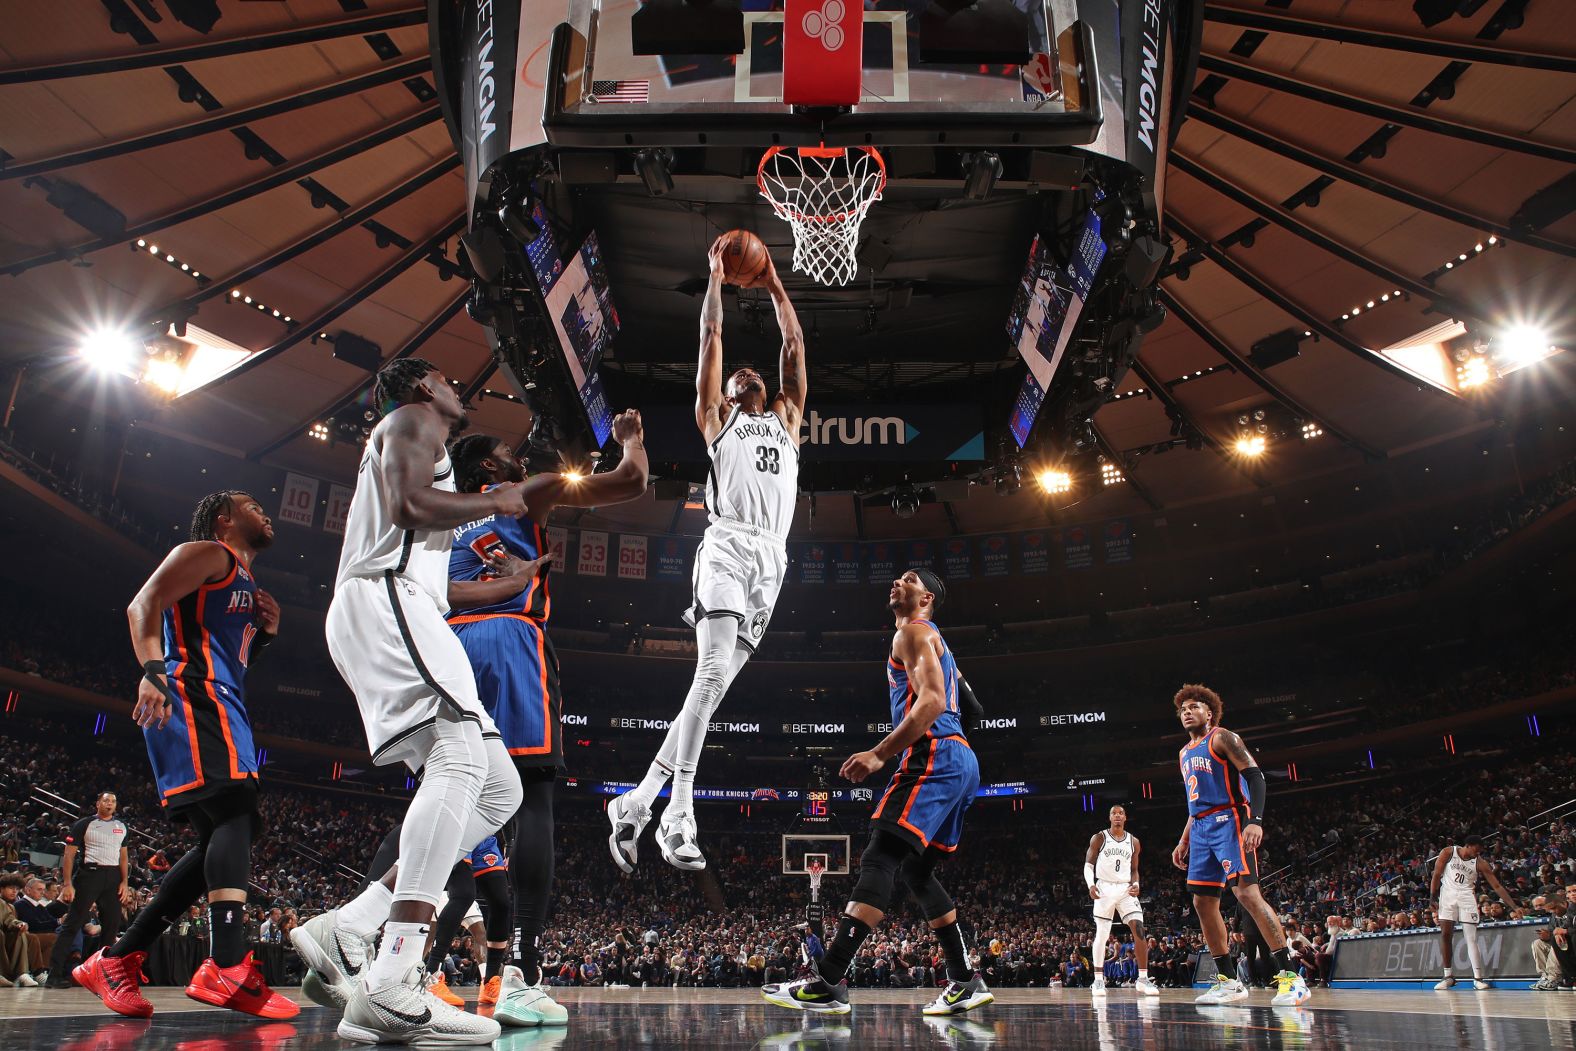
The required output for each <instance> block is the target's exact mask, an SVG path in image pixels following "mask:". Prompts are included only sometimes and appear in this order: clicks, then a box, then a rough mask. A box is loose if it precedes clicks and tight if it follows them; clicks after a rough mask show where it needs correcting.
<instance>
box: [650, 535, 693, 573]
mask: <svg viewBox="0 0 1576 1051" xmlns="http://www.w3.org/2000/svg"><path fill="white" fill-rule="evenodd" d="M656 549H657V550H656V554H655V556H654V561H655V562H656V577H657V579H658V580H683V579H684V577H685V576H686V575H688V573H689V562H690V551H689V545H688V544H686V543H685V542H684V541H683V540H681V539H680V538H679V537H676V536H664V537H659V538H657V541H656Z"/></svg>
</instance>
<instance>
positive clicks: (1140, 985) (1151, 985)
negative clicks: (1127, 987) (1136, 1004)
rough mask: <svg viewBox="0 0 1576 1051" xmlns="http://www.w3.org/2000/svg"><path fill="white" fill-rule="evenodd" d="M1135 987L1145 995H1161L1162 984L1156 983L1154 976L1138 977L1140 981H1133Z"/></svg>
mask: <svg viewBox="0 0 1576 1051" xmlns="http://www.w3.org/2000/svg"><path fill="white" fill-rule="evenodd" d="M1133 988H1134V989H1137V990H1138V991H1139V992H1141V993H1143V994H1144V995H1145V996H1159V995H1160V986H1158V985H1156V984H1155V980H1154V979H1153V978H1150V977H1148V976H1147V975H1146V976H1145V977H1143V978H1140V979H1138V981H1136V982H1134V983H1133Z"/></svg>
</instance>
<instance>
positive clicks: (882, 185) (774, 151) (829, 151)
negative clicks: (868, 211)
mask: <svg viewBox="0 0 1576 1051" xmlns="http://www.w3.org/2000/svg"><path fill="white" fill-rule="evenodd" d="M789 150H793V151H794V152H795V153H796V154H797V155H798V156H800V157H822V158H825V157H837V156H847V154H848V152H849V151H850V150H863V151H864V152H865V153H866V154H868V155H869V156H870V157H872V158H873V159H874V160H875V162H876V167H877V168H878V169H880V172H881V178H880V180H879V181H878V182H877V183H876V188H875V190H874V191H872V192H871V194H870V199H869V200H867V201H866V207H868V206H869V203H870V201H873V200H874V199H875V198H876V196H877V195H878V194H880V193H881V191H882V190H884V189H886V179H887V175H886V161H884V160H883V159H882V158H881V151H880V150H878V149H876V148H875V147H874V146H848V147H842V146H772V147H770V148H769V149H767V151H766V152H765V153H764V154H762V155H761V163H760V164H758V165H756V167H755V185H756V188H757V189H759V190H760V191H761V193H762V195H764V196H765V197H766V199H767V200H769V201H772V203H774V204H775V203H776V201H775V199H774V198H773V197H772V195H771V194H770V193H768V192H767V190H766V165H767V164H769V163H770V162H771V159H772V158H773V157H775V156H777V155H778V154H779V153H786V152H788V151H789ZM783 211H785V212H787V214H789V215H791V216H793V218H795V219H799V220H802V221H805V222H823V223H826V222H841V221H843V220H846V219H847V218H848V217H849V216H851V215H854V214H855V213H854V212H834V213H833V214H831V215H805V214H803V213H800V212H795V211H792V210H790V209H788V208H786V207H785V208H783Z"/></svg>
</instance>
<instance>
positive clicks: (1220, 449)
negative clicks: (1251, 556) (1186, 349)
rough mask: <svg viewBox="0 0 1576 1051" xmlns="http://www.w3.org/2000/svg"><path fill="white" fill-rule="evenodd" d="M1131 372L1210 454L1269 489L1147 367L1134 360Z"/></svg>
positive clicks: (1261, 486) (1261, 479)
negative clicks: (1189, 428) (1193, 434)
mask: <svg viewBox="0 0 1576 1051" xmlns="http://www.w3.org/2000/svg"><path fill="white" fill-rule="evenodd" d="M1133 371H1134V372H1136V373H1138V377H1139V379H1141V380H1143V381H1144V386H1145V387H1148V388H1149V390H1150V391H1151V392H1152V393H1153V394H1154V396H1155V397H1156V398H1158V399H1159V400H1160V403H1161V404H1162V405H1164V406H1165V407H1166V408H1168V409H1170V410H1171V411H1172V412H1174V413H1176V418H1177V419H1179V420H1181V421H1182V423H1183V424H1184V425H1185V426H1188V427H1191V428H1193V430H1194V431H1195V432H1197V434H1198V436H1199V438H1200V439H1201V440H1202V441H1203V442H1204V444H1205V445H1206V446H1208V447H1209V451H1210V452H1212V453H1214V454H1215V455H1216V456H1218V457H1220V458H1221V460H1223V461H1225V463H1226V465H1227V466H1228V467H1230V468H1231V469H1232V470H1234V471H1236V472H1237V473H1238V474H1240V475H1242V477H1244V478H1246V479H1247V480H1248V481H1250V482H1252V483H1253V484H1254V485H1256V486H1258V487H1259V488H1260V489H1266V488H1268V487H1269V484H1270V483H1269V482H1267V481H1265V480H1264V476H1263V475H1261V474H1259V472H1258V471H1256V470H1254V469H1253V468H1252V467H1250V466H1249V465H1248V464H1247V462H1246V461H1244V460H1243V459H1242V457H1240V456H1234V455H1232V453H1231V450H1229V449H1227V448H1226V447H1225V446H1224V445H1222V444H1221V443H1220V440H1219V439H1218V438H1216V437H1215V436H1214V435H1213V434H1211V433H1210V432H1209V431H1208V430H1206V429H1205V428H1204V427H1202V426H1200V424H1199V423H1198V421H1197V420H1195V419H1193V417H1192V415H1191V414H1190V413H1189V412H1188V411H1187V409H1185V408H1183V407H1182V403H1181V402H1179V401H1177V399H1176V395H1174V394H1172V393H1171V390H1170V388H1168V387H1167V386H1166V385H1165V384H1164V383H1161V382H1160V381H1159V380H1158V379H1156V378H1155V374H1154V373H1153V372H1150V371H1149V366H1147V365H1145V364H1144V363H1143V362H1142V361H1139V360H1137V359H1136V358H1135V359H1134V360H1133Z"/></svg>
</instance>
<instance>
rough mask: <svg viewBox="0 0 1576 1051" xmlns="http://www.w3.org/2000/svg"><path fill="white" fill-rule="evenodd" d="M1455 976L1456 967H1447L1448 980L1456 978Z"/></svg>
mask: <svg viewBox="0 0 1576 1051" xmlns="http://www.w3.org/2000/svg"><path fill="white" fill-rule="evenodd" d="M1455 976H1456V969H1455V968H1454V967H1446V968H1445V977H1446V978H1454V977H1455Z"/></svg>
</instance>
